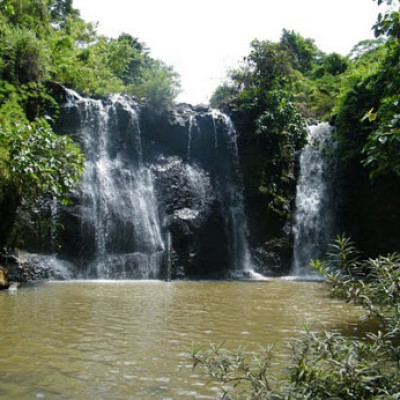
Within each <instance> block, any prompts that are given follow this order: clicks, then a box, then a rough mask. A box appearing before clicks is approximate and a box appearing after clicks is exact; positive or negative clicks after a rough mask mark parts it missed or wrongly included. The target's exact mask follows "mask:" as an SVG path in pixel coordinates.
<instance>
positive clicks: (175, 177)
mask: <svg viewBox="0 0 400 400" xmlns="http://www.w3.org/2000/svg"><path fill="white" fill-rule="evenodd" d="M65 98H66V101H65V102H64V107H62V112H61V117H60V120H59V123H58V127H57V131H58V132H59V133H62V134H70V135H71V136H72V137H73V138H74V139H75V140H76V141H77V142H78V143H80V144H81V146H82V149H83V151H84V153H85V155H86V167H85V172H84V175H83V179H82V184H81V187H80V190H79V192H78V193H77V194H76V196H75V205H74V206H73V207H68V208H62V207H60V209H59V210H58V218H59V220H60V222H61V223H62V224H63V225H64V230H63V232H62V233H61V235H60V237H59V243H58V249H59V250H58V254H57V255H56V256H57V258H59V259H62V260H66V261H69V262H71V263H73V264H74V265H75V266H76V268H74V269H73V273H74V276H76V277H79V278H135V279H140V278H155V279H158V278H163V277H166V276H168V277H170V278H172V279H177V278H178V279H179V278H201V277H208V276H222V275H223V274H224V273H225V272H226V271H228V270H229V269H231V268H232V265H235V268H238V267H237V266H238V265H242V264H243V262H242V261H243V260H247V259H248V257H247V253H246V252H248V251H247V247H246V244H245V243H244V242H245V238H246V233H245V224H243V221H244V214H243V205H242V197H241V186H240V185H241V183H240V179H239V165H238V155H237V147H236V132H235V131H234V129H233V126H232V125H231V123H230V121H229V119H228V118H227V117H226V116H224V115H223V114H221V113H218V112H216V111H213V110H210V109H208V108H206V107H200V108H194V107H192V106H189V105H179V106H177V107H175V108H173V109H171V110H168V111H166V112H164V113H163V114H159V113H156V112H154V111H151V110H147V109H143V108H142V109H140V108H138V107H137V105H136V104H135V103H134V102H133V101H132V100H131V99H129V98H127V97H123V96H114V97H111V98H109V99H107V100H105V101H99V100H92V99H84V98H81V97H80V96H78V95H76V94H73V93H72V92H71V91H70V92H69V93H68V95H67V96H66V97H65ZM238 249H239V250H238ZM243 252H244V253H246V254H245V256H244V257H242V256H241V253H243Z"/></svg>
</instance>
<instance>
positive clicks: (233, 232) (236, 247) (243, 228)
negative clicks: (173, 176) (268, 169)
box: [213, 111, 254, 275]
mask: <svg viewBox="0 0 400 400" xmlns="http://www.w3.org/2000/svg"><path fill="white" fill-rule="evenodd" d="M215 117H219V118H221V119H222V120H223V126H224V129H223V133H224V135H225V140H224V142H225V143H227V147H228V149H229V151H228V153H229V154H230V160H229V161H230V162H229V163H228V164H225V168H224V165H223V164H222V167H223V168H224V170H223V173H222V174H220V178H221V179H222V180H223V181H221V182H220V184H221V187H222V190H221V191H220V193H221V195H222V204H223V205H224V208H225V213H224V220H225V227H226V232H227V236H228V238H229V240H228V244H229V254H230V260H231V264H232V267H233V268H232V269H233V275H240V274H242V273H245V274H250V275H252V274H254V272H253V267H252V263H251V255H250V249H249V244H248V241H247V237H248V228H247V221H246V216H245V212H244V201H243V192H242V185H241V180H240V166H239V155H238V148H237V141H236V130H235V127H234V125H233V123H232V121H231V119H230V118H229V117H228V116H227V115H225V114H218V113H217V112H215V111H214V114H213V118H215ZM214 121H215V120H214ZM214 126H215V122H214ZM215 137H216V141H215V149H216V150H217V149H218V142H217V135H215Z"/></svg>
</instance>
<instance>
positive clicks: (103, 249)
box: [66, 91, 164, 279]
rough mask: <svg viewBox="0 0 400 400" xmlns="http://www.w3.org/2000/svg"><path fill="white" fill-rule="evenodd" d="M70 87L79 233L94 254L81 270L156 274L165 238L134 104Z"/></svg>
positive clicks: (121, 275) (110, 274) (99, 275)
mask: <svg viewBox="0 0 400 400" xmlns="http://www.w3.org/2000/svg"><path fill="white" fill-rule="evenodd" d="M68 93H69V102H68V103H67V104H66V107H75V108H76V110H77V111H78V113H79V116H80V123H81V125H80V128H79V132H78V136H79V140H80V141H81V143H82V147H83V151H84V153H85V155H86V163H85V169H84V173H83V177H82V182H81V185H80V191H81V193H80V205H79V214H80V215H79V219H80V221H81V230H82V232H83V235H82V236H83V237H84V238H85V240H87V241H88V242H89V241H90V240H91V239H93V247H94V249H93V252H94V259H93V260H92V262H90V263H89V265H88V267H87V269H86V271H85V272H84V273H83V274H82V275H83V276H84V277H90V278H103V279H106V278H111V277H113V278H115V277H118V278H145V279H149V278H156V277H158V274H159V270H160V268H161V262H162V256H163V251H164V243H163V239H162V235H161V227H160V222H159V217H158V209H157V201H156V197H155V193H154V183H153V176H152V172H151V170H149V169H148V168H145V166H144V164H143V160H142V145H141V131H140V127H139V122H138V116H137V112H136V110H135V104H134V103H133V102H129V101H128V99H127V98H125V97H123V96H112V97H111V98H109V100H108V102H107V103H106V104H104V103H103V102H101V101H97V100H92V99H86V98H82V97H80V96H79V95H77V94H76V93H74V92H72V91H68Z"/></svg>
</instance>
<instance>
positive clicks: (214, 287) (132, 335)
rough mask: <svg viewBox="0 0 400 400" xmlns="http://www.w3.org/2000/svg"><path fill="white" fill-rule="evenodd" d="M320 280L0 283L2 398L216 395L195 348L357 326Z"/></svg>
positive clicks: (280, 349)
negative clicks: (7, 286) (5, 287)
mask: <svg viewBox="0 0 400 400" xmlns="http://www.w3.org/2000/svg"><path fill="white" fill-rule="evenodd" d="M327 293H328V290H327V287H326V286H325V284H323V283H321V282H298V281H292V280H288V279H274V280H269V281H253V282H169V283H167V282H160V281H69V282H49V283H44V284H38V285H34V286H32V287H27V288H23V289H18V290H13V291H3V292H0V309H1V310H2V312H1V324H0V337H1V351H0V398H4V399H18V400H28V399H82V400H83V399H96V400H101V399H104V400H113V399H118V400H121V399H141V400H147V399H148V400H150V399H151V400H167V399H174V400H183V399H185V400H187V399H192V398H193V399H215V398H216V397H217V393H218V390H219V389H218V388H217V387H216V386H215V385H213V384H212V383H208V379H207V378H206V377H205V376H204V375H203V374H202V373H201V371H200V370H197V369H196V370H194V371H193V369H192V361H191V357H190V347H191V344H192V343H195V344H196V345H198V346H204V347H206V346H208V345H209V344H210V343H221V342H224V343H225V344H224V345H225V347H228V348H236V347H238V346H239V345H245V346H246V348H247V349H249V350H256V349H257V348H258V346H259V345H268V344H271V343H276V349H277V350H276V351H277V353H278V354H280V355H281V357H277V359H278V360H284V359H285V358H284V354H285V351H287V350H286V346H285V344H284V342H285V341H288V340H291V339H293V338H295V337H298V336H299V334H300V332H301V330H302V327H303V326H304V324H312V326H313V329H327V330H332V331H341V330H343V329H345V330H346V332H349V331H350V332H351V331H354V332H356V331H357V329H358V328H357V319H358V317H359V316H360V311H359V310H358V309H356V308H354V307H352V306H351V305H349V304H345V303H343V302H341V301H338V300H335V299H332V298H330V297H328V296H327Z"/></svg>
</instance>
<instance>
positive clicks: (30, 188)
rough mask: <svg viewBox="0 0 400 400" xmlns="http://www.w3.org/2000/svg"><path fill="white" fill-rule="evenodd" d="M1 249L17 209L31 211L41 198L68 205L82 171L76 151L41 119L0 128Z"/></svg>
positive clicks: (79, 153)
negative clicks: (71, 192) (56, 200)
mask: <svg viewBox="0 0 400 400" xmlns="http://www.w3.org/2000/svg"><path fill="white" fill-rule="evenodd" d="M0 150H1V151H0V155H1V157H0V171H1V175H0V177H1V182H0V210H1V213H2V214H3V215H2V218H1V226H0V234H1V235H0V246H3V245H4V244H5V243H6V241H7V239H8V238H9V235H10V232H11V230H12V228H13V225H14V221H15V218H16V213H17V209H18V207H20V206H21V205H22V206H24V207H25V208H26V209H28V210H33V209H34V205H35V204H36V203H37V202H38V201H40V200H41V199H43V198H46V197H47V198H53V199H58V200H61V201H62V202H64V204H68V203H69V197H68V196H69V194H70V191H71V190H72V189H73V188H74V187H75V185H76V184H77V182H78V181H79V178H80V176H81V173H82V170H83V155H82V153H81V152H80V150H79V147H78V146H77V145H76V144H74V143H73V142H72V140H71V139H69V138H67V137H66V136H57V135H55V134H54V133H53V131H52V129H51V127H50V125H49V124H48V122H47V121H46V120H44V119H42V118H38V119H36V120H35V121H34V122H31V123H28V122H25V123H18V124H9V125H8V126H7V127H6V128H4V127H0Z"/></svg>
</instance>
